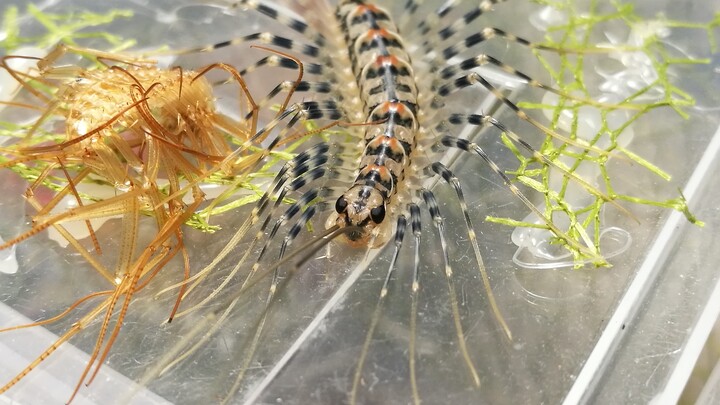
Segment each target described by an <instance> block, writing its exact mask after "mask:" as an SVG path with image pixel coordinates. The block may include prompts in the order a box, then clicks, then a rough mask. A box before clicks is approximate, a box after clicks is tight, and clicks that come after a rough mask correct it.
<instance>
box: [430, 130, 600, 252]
mask: <svg viewBox="0 0 720 405" xmlns="http://www.w3.org/2000/svg"><path fill="white" fill-rule="evenodd" d="M441 143H442V144H443V145H445V146H448V147H453V148H458V149H461V150H464V151H466V152H470V153H474V154H476V155H478V156H480V158H482V159H483V160H484V161H485V162H486V163H487V164H488V166H490V169H492V171H493V172H495V174H497V175H498V176H500V178H501V179H502V180H503V183H505V186H506V187H507V188H508V189H509V190H510V192H512V193H513V194H514V195H515V196H516V197H517V198H518V199H520V201H522V202H523V204H525V205H526V206H527V207H528V208H530V210H531V211H532V212H533V213H534V214H535V215H537V216H538V217H539V218H540V219H542V220H543V222H544V223H545V226H546V227H547V229H548V230H550V231H551V232H552V233H554V234H555V236H557V237H558V238H559V239H561V240H562V241H563V242H564V243H566V244H568V245H570V246H572V247H573V249H576V250H577V251H579V252H581V253H582V254H584V255H586V256H587V257H588V258H591V259H592V260H593V261H598V262H600V261H602V258H601V257H600V255H599V253H598V251H597V248H596V247H595V245H594V244H593V243H592V239H590V237H589V236H588V235H587V233H586V232H585V230H584V229H583V228H582V226H579V225H577V224H576V226H575V229H576V230H577V231H578V232H580V234H581V235H584V237H583V240H584V241H585V243H586V244H587V246H586V245H582V244H581V243H580V242H578V241H577V240H575V239H573V238H571V237H570V236H568V235H567V234H566V233H564V232H563V231H562V230H560V228H558V227H557V226H556V225H555V224H554V223H553V222H552V220H551V219H550V218H547V217H546V216H545V214H543V212H542V211H540V209H539V208H537V207H536V206H535V205H534V204H533V203H532V202H531V201H530V200H529V199H528V198H527V197H526V196H525V195H524V194H523V193H522V192H521V191H520V190H519V189H518V188H517V186H515V185H514V184H513V183H512V181H511V180H510V178H508V177H507V175H506V174H505V173H504V172H503V171H502V170H501V169H500V167H498V165H497V164H496V163H495V162H493V160H492V159H490V157H489V156H488V155H487V153H485V151H484V150H483V149H482V148H481V147H480V146H479V145H477V144H476V143H474V142H470V141H468V140H466V139H458V138H455V137H453V136H449V135H446V136H444V137H443V138H442V139H441Z"/></svg>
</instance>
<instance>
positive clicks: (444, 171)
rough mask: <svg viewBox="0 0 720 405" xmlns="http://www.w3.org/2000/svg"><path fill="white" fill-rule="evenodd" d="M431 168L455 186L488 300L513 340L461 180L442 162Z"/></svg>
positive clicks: (499, 322)
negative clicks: (484, 259) (486, 267)
mask: <svg viewBox="0 0 720 405" xmlns="http://www.w3.org/2000/svg"><path fill="white" fill-rule="evenodd" d="M430 170H431V171H432V172H434V173H435V174H437V175H439V176H440V177H442V178H443V180H445V181H446V182H447V183H448V184H449V185H451V186H452V187H453V189H454V190H455V194H457V197H458V203H459V204H460V210H461V211H462V213H463V217H464V219H465V228H466V230H467V233H468V239H469V240H470V244H471V245H472V247H473V252H474V253H475V261H476V263H477V265H478V271H479V272H480V278H482V281H483V287H485V294H486V295H487V297H488V302H489V303H490V307H491V308H492V310H493V314H494V315H495V320H496V321H497V322H498V324H499V325H500V327H501V328H502V330H503V332H504V333H505V336H507V338H508V339H509V340H512V332H511V331H510V327H508V325H507V322H506V321H505V318H504V317H503V315H502V312H500V308H499V307H498V305H497V302H496V300H495V294H493V292H492V286H491V285H490V277H488V274H487V270H486V269H485V263H483V259H482V255H481V254H480V246H479V245H478V240H477V235H476V234H475V228H474V227H473V224H472V220H471V219H470V212H469V211H468V206H467V203H466V202H465V196H464V194H463V190H462V186H461V185H460V180H459V179H458V178H457V177H456V176H455V174H454V173H453V172H452V171H450V169H448V168H447V167H446V166H445V165H444V164H442V163H440V162H435V163H433V164H432V165H430Z"/></svg>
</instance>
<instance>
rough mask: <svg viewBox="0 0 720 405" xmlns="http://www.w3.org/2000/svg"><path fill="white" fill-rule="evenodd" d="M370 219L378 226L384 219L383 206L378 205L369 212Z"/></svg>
mask: <svg viewBox="0 0 720 405" xmlns="http://www.w3.org/2000/svg"><path fill="white" fill-rule="evenodd" d="M370 219H372V220H373V222H375V223H376V224H379V223H381V222H382V221H383V219H385V206H384V205H380V206H378V207H375V208H373V209H371V210H370Z"/></svg>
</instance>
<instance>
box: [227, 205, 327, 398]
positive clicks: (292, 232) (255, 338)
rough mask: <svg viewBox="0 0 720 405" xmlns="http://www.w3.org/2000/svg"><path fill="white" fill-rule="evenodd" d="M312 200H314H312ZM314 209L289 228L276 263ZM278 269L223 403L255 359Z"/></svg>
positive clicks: (311, 207) (275, 271)
mask: <svg viewBox="0 0 720 405" xmlns="http://www.w3.org/2000/svg"><path fill="white" fill-rule="evenodd" d="M313 199H314V198H313ZM315 212H316V208H315V206H314V205H311V206H309V207H307V209H306V210H305V212H303V213H302V215H301V216H300V218H298V220H297V222H296V223H295V224H294V225H293V226H292V227H291V228H290V231H289V232H288V235H287V236H285V239H284V240H283V243H282V247H281V248H280V252H279V254H278V261H282V259H283V256H284V255H285V252H286V250H287V248H288V247H289V246H290V245H291V244H292V242H293V240H295V238H296V237H297V235H298V234H300V231H301V230H302V229H303V227H304V226H306V225H307V223H308V222H309V221H310V219H311V218H312V217H313V216H314V215H315ZM279 269H280V267H276V268H275V270H274V271H273V275H272V281H271V282H270V289H269V290H268V295H267V298H266V299H265V307H264V309H263V312H262V315H261V317H260V320H259V321H258V323H257V324H256V325H255V328H254V329H255V335H254V336H253V339H252V342H251V343H250V347H248V349H247V351H246V354H245V359H244V360H243V362H242V365H241V366H240V371H239V372H238V375H237V377H236V378H235V382H234V383H233V385H232V387H231V388H230V391H229V392H228V394H227V396H226V397H225V400H224V401H223V403H224V404H225V403H228V401H229V400H230V399H231V397H232V395H234V394H235V392H236V391H237V389H238V388H239V387H240V384H241V383H242V380H243V378H244V377H245V372H246V371H247V369H248V367H249V365H250V362H251V361H252V359H253V357H255V351H256V350H257V346H258V343H259V342H260V337H261V336H262V332H263V329H264V327H265V323H266V321H267V316H268V313H269V311H270V306H271V304H272V302H273V298H274V297H275V293H276V292H277V290H278V271H279ZM293 274H294V272H293V273H291V274H288V276H287V278H286V279H285V280H284V281H283V282H284V283H287V282H288V279H290V278H291V277H292V275H293Z"/></svg>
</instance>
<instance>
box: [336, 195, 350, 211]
mask: <svg viewBox="0 0 720 405" xmlns="http://www.w3.org/2000/svg"><path fill="white" fill-rule="evenodd" d="M347 206H348V202H347V200H346V199H345V196H340V198H338V199H337V201H336V202H335V212H337V213H338V214H342V213H344V212H345V210H347Z"/></svg>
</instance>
